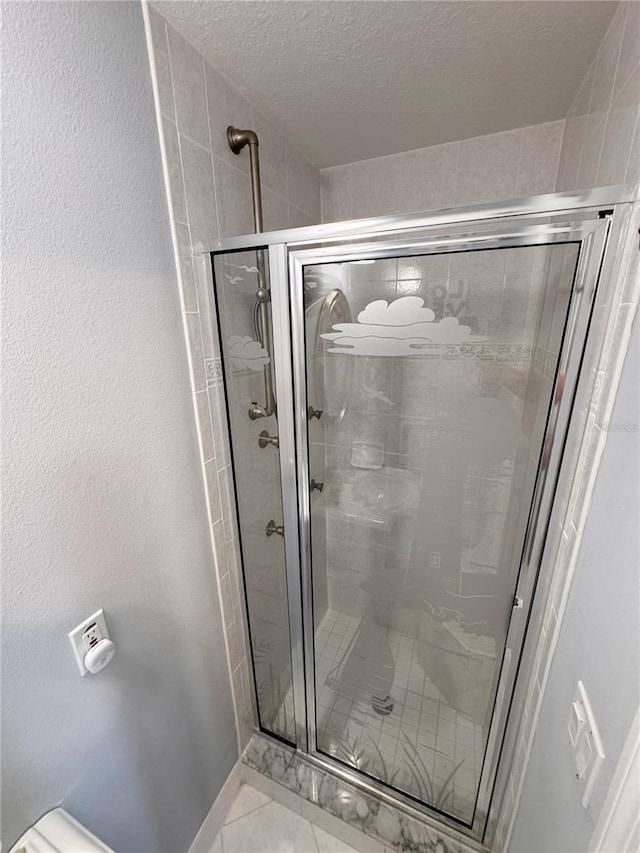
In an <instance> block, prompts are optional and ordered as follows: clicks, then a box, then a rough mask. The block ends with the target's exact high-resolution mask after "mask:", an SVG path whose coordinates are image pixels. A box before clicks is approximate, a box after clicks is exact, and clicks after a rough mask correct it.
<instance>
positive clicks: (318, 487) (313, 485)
mask: <svg viewBox="0 0 640 853" xmlns="http://www.w3.org/2000/svg"><path fill="white" fill-rule="evenodd" d="M314 489H316V490H317V491H319V492H321V491H322V490H323V489H324V483H316V481H315V480H311V482H310V483H309V490H310V491H311V492H312V491H313V490H314Z"/></svg>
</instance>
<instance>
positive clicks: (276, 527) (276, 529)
mask: <svg viewBox="0 0 640 853" xmlns="http://www.w3.org/2000/svg"><path fill="white" fill-rule="evenodd" d="M265 533H266V534H267V536H273V534H274V533H277V534H278V536H284V527H283V526H282V525H281V524H276V523H275V521H274V520H273V519H271V521H270V522H269V523H268V524H267V527H266V530H265Z"/></svg>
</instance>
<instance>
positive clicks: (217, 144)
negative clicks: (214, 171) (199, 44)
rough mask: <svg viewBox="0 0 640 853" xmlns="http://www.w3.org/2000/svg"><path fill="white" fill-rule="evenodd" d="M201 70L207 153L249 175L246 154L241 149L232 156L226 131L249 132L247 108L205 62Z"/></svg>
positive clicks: (247, 153) (221, 77)
mask: <svg viewBox="0 0 640 853" xmlns="http://www.w3.org/2000/svg"><path fill="white" fill-rule="evenodd" d="M204 69H205V85H206V89H207V107H208V113H209V133H210V137H211V150H212V151H213V153H214V154H215V155H216V156H217V157H219V158H220V159H221V160H224V161H225V162H226V163H229V164H231V165H232V166H235V167H236V168H237V169H241V170H242V171H244V172H249V150H248V148H246V147H245V148H244V150H243V151H241V152H240V154H234V153H233V151H232V150H231V149H230V148H229V144H228V142H227V127H228V126H229V125H233V126H234V127H238V128H241V129H243V130H244V129H246V128H250V127H251V104H250V103H249V102H248V101H247V99H246V98H244V97H243V96H242V95H241V94H240V93H239V92H237V91H236V90H235V89H234V88H233V87H232V86H230V85H229V83H227V81H226V80H225V79H224V77H223V76H222V75H221V74H218V72H217V71H216V70H215V69H214V68H212V67H211V65H210V64H209V63H208V62H205V64H204Z"/></svg>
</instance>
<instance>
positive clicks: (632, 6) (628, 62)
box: [614, 0, 640, 98]
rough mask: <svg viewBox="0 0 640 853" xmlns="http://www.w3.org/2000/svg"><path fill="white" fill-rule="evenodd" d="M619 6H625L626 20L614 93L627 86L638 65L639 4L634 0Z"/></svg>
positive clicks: (639, 58)
mask: <svg viewBox="0 0 640 853" xmlns="http://www.w3.org/2000/svg"><path fill="white" fill-rule="evenodd" d="M621 6H626V13H627V18H626V21H625V25H624V32H623V34H622V44H621V47H620V55H619V57H618V70H617V72H616V84H615V89H616V91H619V90H620V89H622V88H623V87H624V86H625V85H626V84H627V82H628V80H629V77H630V76H631V74H632V73H633V71H634V70H635V69H636V68H637V67H638V65H640V3H638V2H637V0H634V2H630V3H623V4H621ZM618 14H621V12H618ZM614 98H615V92H614Z"/></svg>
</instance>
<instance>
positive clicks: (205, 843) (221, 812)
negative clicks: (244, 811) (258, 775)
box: [188, 761, 242, 853]
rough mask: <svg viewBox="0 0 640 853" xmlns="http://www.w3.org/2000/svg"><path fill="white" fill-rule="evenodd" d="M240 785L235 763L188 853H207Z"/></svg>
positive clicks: (240, 781) (238, 771)
mask: <svg viewBox="0 0 640 853" xmlns="http://www.w3.org/2000/svg"><path fill="white" fill-rule="evenodd" d="M241 784H242V776H241V772H240V762H239V761H237V762H236V763H235V764H234V766H233V768H232V770H231V773H229V775H228V776H227V779H226V782H225V783H224V785H223V786H222V788H221V789H220V793H219V794H218V796H217V797H216V799H215V802H214V804H213V805H212V806H211V808H210V809H209V813H208V814H207V816H206V817H205V819H204V820H203V822H202V826H201V827H200V829H199V830H198V833H197V835H196V837H195V838H194V839H193V841H192V842H191V846H190V847H189V851H188V853H209V851H210V850H211V848H212V847H213V842H214V840H215V837H216V835H217V834H218V833H219V832H220V829H221V828H222V824H223V823H224V818H225V815H226V814H227V812H228V811H229V807H230V806H231V804H232V803H233V801H234V800H235V798H236V795H237V793H238V790H239V788H240V785H241Z"/></svg>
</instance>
